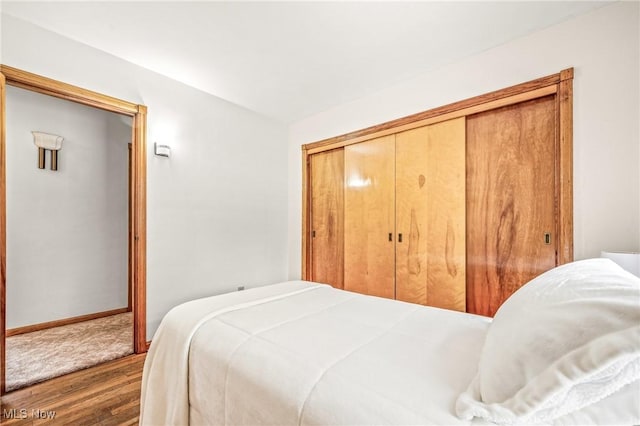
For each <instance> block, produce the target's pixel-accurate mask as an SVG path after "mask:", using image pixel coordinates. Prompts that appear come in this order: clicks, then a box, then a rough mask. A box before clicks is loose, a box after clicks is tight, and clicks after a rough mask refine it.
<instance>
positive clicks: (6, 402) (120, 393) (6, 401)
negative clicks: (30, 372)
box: [0, 354, 146, 425]
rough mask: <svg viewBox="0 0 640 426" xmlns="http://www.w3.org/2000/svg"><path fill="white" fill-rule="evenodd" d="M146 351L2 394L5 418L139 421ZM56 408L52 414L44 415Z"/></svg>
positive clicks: (15, 421)
mask: <svg viewBox="0 0 640 426" xmlns="http://www.w3.org/2000/svg"><path fill="white" fill-rule="evenodd" d="M145 355H146V354H140V355H131V356H128V357H126V358H122V359H118V360H116V361H111V362H108V363H105V364H101V365H99V366H97V367H92V368H88V369H86V370H82V371H78V372H75V373H71V374H67V375H65V376H62V377H58V378H55V379H52V380H49V381H46V382H43V383H39V384H37V385H34V386H31V387H28V388H24V389H20V390H17V391H15V392H11V393H8V394H6V395H4V396H3V397H2V404H1V405H2V412H1V413H0V415H1V416H2V417H0V423H1V424H2V425H32V424H33V425H39V424H51V425H54V424H58V425H67V424H68V425H97V424H100V425H135V424H138V417H139V415H140V384H141V381H142V366H143V364H144V359H145ZM52 414H53V415H54V417H53V419H49V420H44V419H45V418H47V416H48V417H49V418H50V417H51V416H52ZM38 416H40V417H41V418H39V417H38Z"/></svg>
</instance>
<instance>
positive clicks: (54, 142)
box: [31, 132, 64, 170]
mask: <svg viewBox="0 0 640 426" xmlns="http://www.w3.org/2000/svg"><path fill="white" fill-rule="evenodd" d="M31 134H32V135H33V143H34V144H35V146H37V147H38V168H39V169H44V162H45V150H49V151H51V170H58V151H59V150H60V149H62V141H63V140H64V138H63V137H62V136H58V135H52V134H49V133H44V132H31Z"/></svg>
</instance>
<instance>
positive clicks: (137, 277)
mask: <svg viewBox="0 0 640 426" xmlns="http://www.w3.org/2000/svg"><path fill="white" fill-rule="evenodd" d="M132 198H133V212H132V213H133V226H134V228H133V257H132V258H131V259H129V262H130V268H131V269H132V271H133V323H134V329H133V348H134V350H135V352H136V353H143V352H145V351H146V350H147V325H146V324H147V107H146V106H144V105H138V110H137V113H136V115H135V116H134V120H133V194H132Z"/></svg>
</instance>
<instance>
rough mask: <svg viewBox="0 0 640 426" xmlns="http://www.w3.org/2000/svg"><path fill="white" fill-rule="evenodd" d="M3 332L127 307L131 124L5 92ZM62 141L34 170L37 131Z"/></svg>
mask: <svg viewBox="0 0 640 426" xmlns="http://www.w3.org/2000/svg"><path fill="white" fill-rule="evenodd" d="M6 102H7V111H6V123H7V134H6V141H7V144H6V154H7V157H6V158H7V168H6V173H7V254H8V255H7V301H8V302H7V328H14V327H21V326H25V325H32V324H38V323H42V322H47V321H53V320H57V319H63V318H70V317H74V316H78V315H85V314H90V313H95V312H102V311H107V310H111V309H118V308H126V307H127V302H128V295H127V289H128V283H127V268H128V266H127V234H128V227H127V218H128V211H127V206H128V200H127V193H128V189H127V181H128V148H127V144H128V143H129V142H130V141H131V118H129V117H126V118H125V119H127V121H128V123H127V122H126V121H122V120H121V119H120V117H118V115H117V114H113V113H110V112H107V111H102V110H98V109H95V108H91V107H87V106H83V105H80V104H76V103H73V102H69V101H65V100H61V99H56V98H53V97H50V96H45V95H41V94H38V93H35V92H29V91H26V90H23V89H18V88H14V87H8V88H7V96H6ZM32 130H35V131H43V132H47V133H53V134H56V135H61V136H63V137H64V138H65V140H64V142H63V148H62V150H60V151H59V156H58V170H57V171H52V170H50V165H51V162H50V159H51V158H50V154H49V153H48V152H47V155H46V168H45V169H43V170H41V169H39V168H38V167H37V163H38V161H37V160H38V149H37V147H36V146H35V145H34V144H33V136H32V134H31V131H32Z"/></svg>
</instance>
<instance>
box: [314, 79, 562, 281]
mask: <svg viewBox="0 0 640 426" xmlns="http://www.w3.org/2000/svg"><path fill="white" fill-rule="evenodd" d="M552 94H555V95H556V112H557V120H558V121H557V123H558V126H557V127H558V134H557V135H556V155H557V159H556V191H557V194H556V196H557V204H558V205H557V215H558V217H557V226H558V229H557V230H556V231H557V236H558V250H557V254H556V263H557V264H563V263H567V262H571V261H573V68H568V69H565V70H562V71H560V72H559V73H557V74H551V75H548V76H546V77H542V78H538V79H536V80H532V81H528V82H526V83H521V84H517V85H515V86H511V87H507V88H505V89H501V90H497V91H495V92H490V93H486V94H484V95H480V96H475V97H473V98H469V99H465V100H462V101H459V102H454V103H452V104H449V105H445V106H442V107H438V108H434V109H430V110H427V111H423V112H419V113H417V114H413V115H409V116H406V117H402V118H398V119H396V120H392V121H387V122H385V123H381V124H378V125H375V126H371V127H367V128H366V129H362V130H357V131H354V132H351V133H346V134H344V135H340V136H336V137H332V138H329V139H323V140H321V141H318V142H313V143H309V144H305V145H302V265H301V269H302V279H310V278H311V277H310V273H311V272H310V267H309V266H310V261H311V238H310V232H311V226H310V216H311V214H310V213H311V199H310V193H311V191H310V190H309V185H310V184H309V176H310V175H309V167H310V161H309V156H310V155H313V154H316V153H318V152H323V151H327V150H330V149H337V148H342V147H345V146H347V145H352V144H356V143H359V142H364V141H366V140H369V139H374V138H378V137H381V136H386V135H390V134H394V133H399V132H402V131H405V130H410V129H415V128H418V127H423V126H427V125H430V124H435V123H439V122H442V121H447V120H451V119H454V118H458V117H463V116H467V115H471V114H477V113H479V112H484V111H489V110H492V109H496V108H500V107H503V106H507V105H513V104H517V103H520V102H524V101H529V100H532V99H537V98H541V97H543V96H548V95H552Z"/></svg>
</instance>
